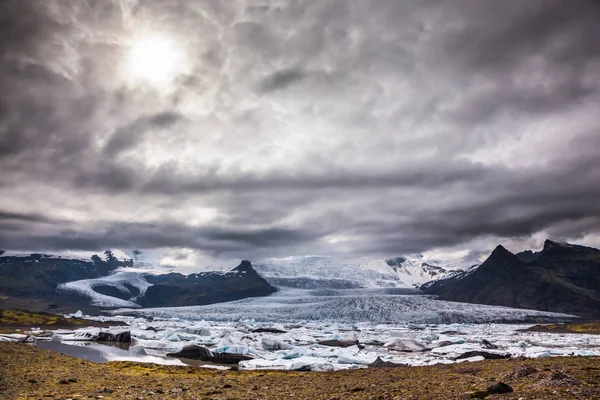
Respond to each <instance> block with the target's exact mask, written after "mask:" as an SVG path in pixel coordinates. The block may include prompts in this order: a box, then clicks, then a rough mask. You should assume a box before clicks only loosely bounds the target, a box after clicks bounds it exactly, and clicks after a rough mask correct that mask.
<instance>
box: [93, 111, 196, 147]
mask: <svg viewBox="0 0 600 400" xmlns="http://www.w3.org/2000/svg"><path fill="white" fill-rule="evenodd" d="M184 120H185V117H183V116H182V115H180V114H178V113H175V112H171V111H164V112H160V113H157V114H154V115H151V116H146V117H141V118H138V119H136V120H135V121H133V122H132V123H130V124H127V125H126V126H124V127H122V128H119V129H117V130H116V131H115V132H114V133H113V134H112V135H111V137H110V139H109V140H108V141H107V143H106V144H105V145H104V149H103V151H104V154H105V155H118V154H119V153H121V152H123V151H125V150H128V149H129V148H131V147H134V146H135V144H136V143H138V142H139V141H140V140H142V136H143V135H144V134H145V133H146V132H147V131H148V130H151V129H166V128H172V127H173V126H174V125H175V124H177V123H178V122H181V121H184Z"/></svg>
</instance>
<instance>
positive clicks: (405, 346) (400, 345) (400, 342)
mask: <svg viewBox="0 0 600 400" xmlns="http://www.w3.org/2000/svg"><path fill="white" fill-rule="evenodd" d="M383 346H384V347H387V348H388V349H390V350H396V351H408V352H419V351H425V350H428V349H427V346H425V345H424V344H423V343H421V342H419V341H417V340H414V339H394V340H391V341H389V342H387V343H385V344H384V345H383Z"/></svg>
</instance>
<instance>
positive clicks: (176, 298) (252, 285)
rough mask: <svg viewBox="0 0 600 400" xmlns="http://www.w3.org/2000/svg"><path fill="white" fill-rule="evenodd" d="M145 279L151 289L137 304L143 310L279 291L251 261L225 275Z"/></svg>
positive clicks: (173, 276)
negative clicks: (258, 271)
mask: <svg viewBox="0 0 600 400" xmlns="http://www.w3.org/2000/svg"><path fill="white" fill-rule="evenodd" d="M146 280H147V281H148V282H149V283H150V284H151V285H152V286H150V287H148V289H147V290H146V294H145V296H143V297H141V298H140V299H139V301H138V302H137V303H138V304H140V305H141V306H143V307H168V306H190V305H204V304H213V303H220V302H224V301H232V300H240V299H244V298H247V297H258V296H268V295H270V294H272V293H274V292H275V291H276V289H275V288H274V287H272V286H271V285H269V283H268V282H267V281H266V280H264V279H263V278H262V277H261V276H260V275H259V274H258V273H257V272H256V271H255V270H254V268H252V264H251V263H250V261H242V263H241V264H240V265H238V266H237V267H235V268H234V269H232V270H231V271H229V272H226V273H222V272H204V273H200V274H191V275H187V276H185V275H181V274H167V275H153V276H147V277H146Z"/></svg>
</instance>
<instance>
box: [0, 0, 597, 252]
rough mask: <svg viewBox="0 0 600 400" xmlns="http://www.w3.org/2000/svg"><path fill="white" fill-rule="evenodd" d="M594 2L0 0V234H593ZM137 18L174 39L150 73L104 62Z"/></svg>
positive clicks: (282, 246) (334, 248) (311, 242)
mask: <svg viewBox="0 0 600 400" xmlns="http://www.w3.org/2000/svg"><path fill="white" fill-rule="evenodd" d="M128 4H129V5H131V7H129V6H128ZM599 4H600V3H598V2H595V1H585V0H582V1H579V2H576V3H573V2H569V1H563V0H543V1H541V0H534V1H528V2H522V1H519V0H509V1H504V2H502V4H495V3H491V2H480V1H476V0H474V1H467V2H464V1H451V2H448V3H439V2H435V1H416V0H415V1H405V2H398V1H393V0H375V1H370V2H365V3H362V2H348V1H340V0H324V1H321V0H319V1H309V0H306V1H282V2H277V3H275V2H272V3H270V2H265V3H264V4H263V3H261V5H260V6H259V7H253V6H252V5H249V6H248V7H247V8H245V7H244V5H243V4H241V3H238V2H214V1H208V0H194V1H188V2H163V1H158V0H153V1H144V2H126V1H115V2H79V3H73V4H71V3H69V4H62V3H61V2H35V1H32V0H25V1H21V0H5V1H2V2H0V51H1V52H2V58H0V86H2V88H3V96H2V98H0V170H1V171H2V173H1V174H0V190H2V196H0V209H2V210H3V211H2V213H0V247H2V248H9V247H14V248H21V249H25V248H27V249H31V250H36V249H37V248H40V249H41V248H43V249H54V250H59V249H67V248H71V249H92V250H96V249H102V248H107V247H128V248H134V247H135V248H154V247H156V248H163V247H170V248H190V249H198V250H201V251H203V252H206V253H209V254H212V255H214V256H223V257H230V256H232V255H235V256H236V257H237V256H239V257H243V258H256V257H263V256H269V255H275V254H278V255H286V254H298V253H299V252H306V253H313V254H314V253H320V254H325V253H332V254H335V253H343V254H349V255H353V256H354V255H360V256H362V255H367V254H373V255H374V254H378V255H379V254H383V255H389V256H392V255H397V254H404V253H411V252H425V251H427V250H430V249H432V248H436V247H446V246H460V245H461V244H465V245H468V244H469V243H471V242H473V241H474V240H477V239H478V238H485V237H488V238H491V240H497V241H501V240H502V239H503V238H511V237H521V236H523V237H527V236H529V235H532V234H536V233H539V232H542V231H543V232H548V233H550V234H552V235H553V236H555V237H561V238H570V237H581V236H582V235H585V234H587V233H591V234H600V225H599V221H598V219H597V218H596V217H597V215H599V213H600V210H599V209H598V206H597V204H598V203H597V199H598V198H600V192H599V191H598V189H597V187H598V185H597V182H598V181H600V175H599V172H598V171H599V170H600V161H599V159H598V157H597V154H595V153H596V150H595V149H597V148H598V147H599V146H600V142H599V140H598V138H599V137H600V135H599V133H598V129H597V126H596V125H597V122H596V117H595V115H598V113H600V83H599V82H600V75H598V72H597V68H598V66H600V42H599V41H598V40H596V38H597V37H600V25H599V24H598V23H597V15H598V11H599V10H598V7H599ZM145 30H146V31H151V32H153V33H159V34H160V33H164V34H165V35H167V36H169V37H171V38H173V39H174V40H175V42H176V43H177V44H178V45H179V46H180V47H181V48H182V49H183V51H184V52H185V54H186V56H187V60H188V61H187V62H188V63H189V64H190V65H189V69H187V70H186V71H185V73H183V74H182V76H179V77H178V78H177V79H175V80H174V83H173V84H172V87H171V88H170V89H169V90H168V91H166V90H162V91H161V90H154V89H153V88H152V87H149V85H139V84H134V83H132V82H130V81H128V80H127V78H126V77H124V74H123V70H124V59H125V58H126V55H127V51H128V50H127V49H128V45H129V41H130V40H133V39H131V38H132V37H134V36H135V34H139V32H140V31H145ZM474 160H477V161H474ZM198 209H201V210H202V212H207V213H209V211H206V210H210V217H206V218H207V221H208V222H202V223H201V224H200V225H201V227H200V228H198V227H191V226H192V225H193V226H196V225H194V224H191V223H188V221H187V219H193V218H194V216H195V215H196V213H197V212H199V211H198ZM58 211H61V212H62V214H60V215H71V211H72V212H73V213H75V214H76V215H77V218H73V219H72V220H71V219H69V218H66V217H64V218H61V219H58V220H57V219H55V218H53V215H55V212H58ZM86 213H88V218H87V219H88V220H89V224H86V223H85V220H86V218H82V217H81V216H82V215H86ZM203 218H204V217H203ZM201 220H202V221H204V220H203V219H201ZM82 221H83V222H82ZM147 221H154V222H147Z"/></svg>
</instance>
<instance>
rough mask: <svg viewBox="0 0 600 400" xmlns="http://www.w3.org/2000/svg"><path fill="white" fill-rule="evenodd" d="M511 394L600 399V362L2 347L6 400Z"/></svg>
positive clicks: (330, 399) (0, 379) (0, 394)
mask: <svg viewBox="0 0 600 400" xmlns="http://www.w3.org/2000/svg"><path fill="white" fill-rule="evenodd" d="M494 379H495V380H501V381H502V382H505V383H506V384H508V385H510V386H511V387H512V388H513V389H514V392H513V393H507V394H502V395H500V394H495V395H491V396H489V397H487V398H488V399H515V400H516V399H534V398H535V399H546V400H550V399H563V400H564V399H600V360H599V359H598V358H596V357H578V358H573V357H564V358H563V357H561V358H550V359H548V358H546V359H539V360H525V359H510V360H494V361H483V362H477V363H469V364H455V365H438V366H432V367H407V368H395V369H360V370H353V371H342V372H334V373H327V372H325V373H314V372H282V371H247V372H237V371H214V370H206V369H201V368H194V367H175V366H158V365H152V364H138V363H131V362H111V363H107V364H94V363H91V362H88V361H83V360H80V359H76V358H72V357H68V356H64V355H61V354H58V353H54V352H51V351H47V350H42V349H39V348H37V347H34V346H31V345H26V344H21V343H5V342H0V399H3V400H17V399H18V400H25V399H27V400H29V399H44V400H51V399H54V400H58V399H60V400H66V399H73V400H76V399H105V400H110V399H133V400H142V399H144V400H155V399H156V400H158V399H223V400H225V399H228V400H233V399H277V400H280V399H310V400H312V399H327V400H334V399H340V400H341V399H403V400H408V399H415V400H416V399H469V398H471V396H472V395H473V393H475V392H477V391H482V390H485V389H486V388H487V386H488V384H489V383H490V381H492V380H494Z"/></svg>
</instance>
